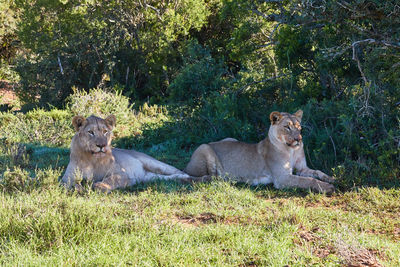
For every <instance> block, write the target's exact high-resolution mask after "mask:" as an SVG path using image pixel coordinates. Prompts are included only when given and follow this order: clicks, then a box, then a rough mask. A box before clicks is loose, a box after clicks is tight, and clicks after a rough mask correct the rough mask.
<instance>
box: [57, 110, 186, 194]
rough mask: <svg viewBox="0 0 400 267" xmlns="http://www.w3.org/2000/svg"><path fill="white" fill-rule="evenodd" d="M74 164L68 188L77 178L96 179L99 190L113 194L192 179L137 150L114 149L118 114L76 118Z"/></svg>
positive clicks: (67, 177)
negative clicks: (150, 183)
mask: <svg viewBox="0 0 400 267" xmlns="http://www.w3.org/2000/svg"><path fill="white" fill-rule="evenodd" d="M72 124H73V126H74V128H75V130H76V133H75V135H74V137H73V138H72V142H71V153H70V162H69V164H68V167H67V169H66V171H65V174H64V176H63V178H62V182H63V183H64V184H65V185H66V187H68V188H71V187H73V186H75V179H76V176H77V175H78V176H81V177H82V178H83V179H87V180H92V181H93V182H94V184H93V186H94V188H95V189H99V190H101V191H103V192H109V191H110V190H113V189H115V188H123V187H126V186H130V185H133V184H135V183H137V182H144V181H149V180H151V179H153V178H162V179H174V178H188V177H189V176H188V175H187V174H185V173H183V172H182V171H180V170H178V169H176V168H175V167H172V166H170V165H168V164H166V163H163V162H161V161H158V160H156V159H154V158H152V157H150V156H148V155H146V154H144V153H141V152H138V151H135V150H126V149H117V148H111V139H112V130H113V128H114V127H115V124H116V118H115V116H114V115H110V116H108V117H107V118H106V119H102V118H99V117H96V116H90V117H88V118H86V119H85V118H84V117H82V116H75V117H73V118H72Z"/></svg>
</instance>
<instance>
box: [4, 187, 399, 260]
mask: <svg viewBox="0 0 400 267" xmlns="http://www.w3.org/2000/svg"><path fill="white" fill-rule="evenodd" d="M399 195H400V192H399V191H398V190H397V191H396V190H385V191H381V190H378V189H375V188H367V189H362V190H360V191H359V192H348V193H344V194H337V195H335V196H333V197H326V196H323V195H315V194H312V193H305V192H296V191H277V190H275V189H272V188H270V187H263V188H253V187H248V186H245V185H235V184H231V183H227V182H224V181H218V180H216V181H214V182H211V183H207V184H196V185H182V184H179V183H177V182H172V181H171V182H154V183H150V184H146V185H143V184H141V185H138V186H136V187H134V188H131V189H130V190H128V191H124V192H114V193H112V194H110V195H103V194H98V193H95V192H93V191H90V190H88V191H87V192H86V193H83V194H81V195H78V194H74V193H68V192H64V191H63V190H61V189H59V188H58V187H55V188H52V189H51V190H34V191H32V192H30V193H24V192H18V193H13V194H8V193H1V194H0V203H1V204H0V236H1V242H0V243H1V245H0V263H1V264H6V265H129V264H132V265H140V266H153V265H170V266H177V265H181V266H188V265H218V266H223V265H225V266H232V265H235V266H239V265H251V264H254V265H270V266H271V265H272V266H284V265H290V266H304V265H314V264H315V265H321V266H327V265H333V266H336V265H341V264H343V263H349V262H350V261H351V260H352V259H351V258H346V255H347V254H349V255H351V253H360V251H361V252H364V253H367V254H366V260H374V259H375V257H376V258H377V260H378V261H379V262H380V263H382V264H384V265H387V266H398V265H399V264H400V260H399V255H400V245H399V244H398V243H399V226H400V225H399V224H400V219H399V208H400V203H399V201H398V199H399ZM346 253H347V254H346ZM368 257H371V258H372V259H371V258H368Z"/></svg>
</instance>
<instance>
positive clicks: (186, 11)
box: [0, 0, 400, 189]
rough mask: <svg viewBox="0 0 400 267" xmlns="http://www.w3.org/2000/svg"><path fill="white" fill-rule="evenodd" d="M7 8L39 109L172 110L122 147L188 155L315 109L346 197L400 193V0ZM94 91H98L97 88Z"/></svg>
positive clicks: (312, 132)
mask: <svg viewBox="0 0 400 267" xmlns="http://www.w3.org/2000/svg"><path fill="white" fill-rule="evenodd" d="M1 8H2V10H10V12H12V13H10V12H8V13H4V14H8V15H4V16H2V17H1V19H2V20H4V21H9V22H10V23H11V24H10V25H14V26H13V27H10V28H7V32H5V30H4V29H5V28H4V29H3V28H0V35H1V37H2V38H3V39H2V40H3V43H4V40H6V39H4V38H5V37H4V36H6V35H7V36H11V37H12V39H13V40H16V41H18V40H19V41H20V42H21V47H20V50H19V53H13V54H12V57H14V59H15V60H17V63H18V65H17V67H16V71H17V72H18V74H19V76H20V83H19V84H20V86H19V88H18V94H19V96H20V97H21V99H22V100H23V101H25V103H26V104H29V105H27V106H26V107H32V106H40V107H44V108H49V104H50V105H51V106H55V107H58V108H61V107H66V108H67V110H68V111H66V112H67V113H68V114H69V115H68V116H72V114H73V113H77V112H79V113H82V114H87V113H88V112H89V113H90V112H92V111H91V110H92V109H91V108H90V107H95V109H96V108H97V110H94V111H93V112H95V113H99V114H101V113H102V112H104V113H108V112H114V113H115V112H116V113H118V114H119V116H120V117H121V118H120V122H121V125H127V124H129V123H130V122H131V121H134V120H135V119H134V118H135V115H132V114H134V112H133V111H131V109H138V108H139V107H143V105H142V104H143V103H144V102H145V101H146V102H150V103H152V104H158V105H160V104H162V105H164V106H165V107H166V109H168V112H167V111H166V110H165V108H161V110H157V109H159V108H158V107H157V108H156V109H155V110H154V112H155V114H161V115H154V116H156V117H157V116H161V117H162V119H160V118H161V117H157V118H156V117H152V118H154V119H155V120H156V121H157V122H159V121H162V123H154V124H153V125H151V123H149V124H146V125H148V127H147V126H146V127H147V128H146V127H144V128H141V130H140V133H141V134H143V135H141V136H139V135H138V134H137V132H136V133H135V132H131V137H128V134H129V131H134V130H132V127H128V126H124V127H125V128H124V127H122V128H121V129H119V134H120V136H121V137H124V138H123V139H121V140H120V141H119V142H120V143H119V144H120V145H129V144H136V145H139V144H140V145H144V146H148V147H151V146H153V145H154V144H169V145H171V144H173V147H174V149H189V150H190V149H193V148H194V147H196V146H197V145H198V144H200V143H201V142H208V141H213V140H217V139H218V138H224V137H227V136H232V137H236V138H239V139H241V140H245V141H248V142H255V141H258V140H260V139H261V138H263V137H265V133H266V129H267V128H268V126H269V119H268V115H269V112H271V111H273V110H281V111H289V112H294V111H296V110H297V109H300V108H302V109H304V111H305V116H304V120H303V126H304V127H303V128H304V140H305V143H306V154H307V157H308V159H309V161H310V162H312V163H311V166H312V167H314V168H321V169H323V170H325V171H327V172H330V173H333V174H334V175H336V176H337V177H338V178H339V184H340V185H341V186H342V188H347V189H348V188H351V187H352V186H354V185H356V186H358V185H379V186H393V185H397V186H398V185H399V182H400V181H399V178H398V177H400V169H399V165H400V152H399V151H400V89H399V84H400V74H399V73H400V64H398V62H399V58H400V9H399V7H398V3H397V1H395V0H390V1H375V0H352V1H334V0H326V1H318V0H315V1H304V0H295V1H285V0H282V1H281V0H201V1H199V0H181V1H169V0H157V1H156V0H153V1H143V2H142V1H133V0H128V1H96V0H87V1H76V0H63V1H26V0H15V1H6V2H5V4H1ZM10 14H11V15H10ZM17 21H18V24H17V23H16V22H17ZM11 37H10V38H11ZM7 40H8V39H7ZM2 51H3V50H2ZM10 51H11V50H10ZM10 55H11V54H10ZM2 60H3V59H2ZM74 87H76V88H78V91H77V92H75V94H74V95H72V96H70V95H71V93H73V92H74V91H73V88H74ZM91 88H99V89H98V90H97V91H96V93H94V92H95V91H92V92H91V93H88V94H87V93H85V91H86V92H88V91H89V89H91ZM110 88H114V89H110ZM100 89H103V90H106V91H108V92H109V91H112V90H114V91H116V92H117V94H116V96H115V97H116V99H120V100H118V101H117V102H118V103H120V105H116V106H114V107H113V108H111V106H112V104H110V105H109V104H105V106H104V107H102V106H101V105H98V106H92V103H93V102H96V101H100V100H99V99H102V100H104V101H106V102H107V101H108V100H107V99H110V98H109V95H107V93H105V94H103V93H102V91H101V90H100ZM79 90H80V91H79ZM96 95H97V96H96ZM69 96H70V97H69ZM122 97H128V98H129V100H128V98H122ZM93 99H95V101H93ZM71 101H72V102H73V103H74V104H71V103H72V102H71ZM91 101H92V102H91ZM128 101H130V103H133V106H131V105H130V104H129V103H128ZM68 103H69V104H68ZM107 103H112V101H111V102H107ZM93 104H95V103H93ZM100 109H101V110H100ZM127 109H129V110H130V111H129V112H126V111H125V110H127ZM145 109H151V107H148V106H147V107H146V108H145ZM35 112H39V111H35ZM40 112H44V111H40ZM40 112H39V113H40ZM52 112H53V113H54V114H58V113H62V111H60V110H55V111H52ZM29 114H31V113H27V115H26V116H28V117H27V118H29V116H31V115H29ZM124 114H129V115H124ZM139 114H143V113H141V112H139ZM19 116H24V115H17V116H15V117H14V115H11V114H3V115H2V118H3V119H2V120H3V121H4V119H5V118H7V121H9V122H10V123H9V124H7V125H11V126H3V129H5V128H4V127H10V129H14V128H15V129H18V127H19V128H21V127H22V126H18V125H19V124H18V123H19V122H18V121H22V119H21V118H19ZM18 118H19V119H18ZM28 121H30V120H29V119H28ZM11 122H12V123H11ZM61 124H62V123H61ZM13 127H14V128H13ZM16 127H17V128H16ZM32 127H33V126H32ZM139 128H140V127H139V126H137V127H136V129H139ZM28 129H29V127H28ZM13 131H14V130H13ZM16 131H17V130H16ZM117 132H118V131H117ZM7 138H10V137H7ZM46 138H47V137H46ZM46 138H45V139H44V140H47V139H46ZM14 139H15V138H14ZM17 139H18V138H17ZM17 139H16V140H14V141H18V142H21V141H22V139H21V140H19V139H18V140H17ZM24 140H25V142H29V140H30V139H29V138H28V139H24ZM63 142H64V141H61V143H63ZM61 143H58V145H59V144H61ZM52 144H53V143H52ZM54 144H56V145H57V142H55V143H54ZM54 144H53V145H54Z"/></svg>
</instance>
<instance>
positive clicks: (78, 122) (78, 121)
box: [72, 116, 86, 131]
mask: <svg viewBox="0 0 400 267" xmlns="http://www.w3.org/2000/svg"><path fill="white" fill-rule="evenodd" d="M85 121H86V119H85V118H84V117H82V116H74V117H73V118H72V125H73V126H74V128H75V131H79V128H81V126H82V125H83V123H84V122H85Z"/></svg>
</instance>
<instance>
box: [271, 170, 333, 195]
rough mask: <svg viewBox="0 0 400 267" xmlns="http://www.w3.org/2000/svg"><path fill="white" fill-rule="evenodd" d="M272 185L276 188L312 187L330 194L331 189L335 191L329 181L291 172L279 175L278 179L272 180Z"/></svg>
mask: <svg viewBox="0 0 400 267" xmlns="http://www.w3.org/2000/svg"><path fill="white" fill-rule="evenodd" d="M274 186H275V187H276V188H278V189H281V188H290V187H297V188H304V189H312V190H314V191H317V192H319V193H327V194H330V193H332V192H333V191H335V187H334V186H333V185H331V184H329V183H325V182H322V181H319V180H317V179H315V178H312V177H303V176H299V175H292V174H290V175H287V176H283V177H280V178H279V180H276V181H275V182H274Z"/></svg>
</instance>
